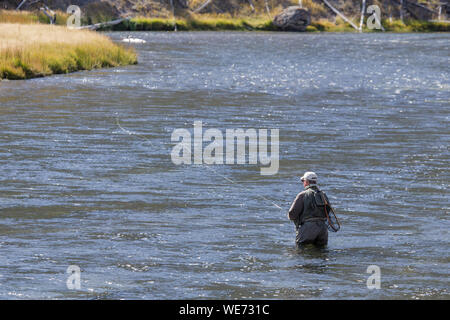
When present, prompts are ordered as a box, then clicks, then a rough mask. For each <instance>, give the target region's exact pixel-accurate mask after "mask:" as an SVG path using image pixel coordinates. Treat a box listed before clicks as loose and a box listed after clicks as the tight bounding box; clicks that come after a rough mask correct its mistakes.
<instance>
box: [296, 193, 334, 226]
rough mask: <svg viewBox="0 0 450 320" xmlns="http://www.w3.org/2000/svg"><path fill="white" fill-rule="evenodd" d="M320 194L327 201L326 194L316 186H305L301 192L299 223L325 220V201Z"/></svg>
mask: <svg viewBox="0 0 450 320" xmlns="http://www.w3.org/2000/svg"><path fill="white" fill-rule="evenodd" d="M322 195H323V196H324V198H325V199H327V201H328V198H327V196H326V194H325V193H324V192H322V191H320V190H319V189H318V188H317V187H315V186H314V187H307V189H306V190H305V191H304V194H303V214H302V216H301V218H300V224H303V223H304V222H307V221H326V219H327V216H326V215H325V209H324V208H325V203H324V202H323V199H322Z"/></svg>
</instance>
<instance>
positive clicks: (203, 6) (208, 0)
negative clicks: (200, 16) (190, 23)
mask: <svg viewBox="0 0 450 320" xmlns="http://www.w3.org/2000/svg"><path fill="white" fill-rule="evenodd" d="M211 2H212V0H206V1H205V2H204V3H203V4H202V5H201V6H200V7H198V8H197V9H195V10H194V13H198V12H200V11H202V10H203V9H204V8H206V6H207V5H209V4H210V3H211Z"/></svg>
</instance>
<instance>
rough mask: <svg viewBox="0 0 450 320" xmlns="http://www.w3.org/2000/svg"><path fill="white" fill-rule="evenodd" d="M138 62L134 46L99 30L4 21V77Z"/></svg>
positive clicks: (0, 71) (0, 29)
mask: <svg viewBox="0 0 450 320" xmlns="http://www.w3.org/2000/svg"><path fill="white" fill-rule="evenodd" d="M136 63H137V55H136V52H135V51H134V49H132V48H127V47H123V46H121V45H118V44H115V43H114V42H113V41H112V40H111V39H109V38H108V37H107V36H105V35H102V34H100V33H97V32H93V31H87V30H70V29H68V28H66V27H63V26H52V25H45V24H39V23H35V24H17V23H16V24H14V23H0V79H10V80H17V79H30V78H36V77H43V76H48V75H52V74H61V73H69V72H75V71H80V70H91V69H95V68H106V67H116V66H119V65H128V64H136Z"/></svg>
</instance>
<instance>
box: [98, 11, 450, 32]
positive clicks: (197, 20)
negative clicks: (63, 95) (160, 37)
mask: <svg viewBox="0 0 450 320" xmlns="http://www.w3.org/2000/svg"><path fill="white" fill-rule="evenodd" d="M382 25H383V27H384V28H385V30H386V31H387V32H450V23H445V22H429V21H419V20H405V21H404V22H402V21H401V20H394V19H392V20H389V19H387V20H382ZM104 30H110V31H174V30H177V31H280V30H279V29H278V28H277V27H276V26H275V25H274V24H273V23H272V19H270V18H267V17H261V16H255V17H243V18H230V17H226V16H220V15H219V16H207V15H202V16H196V17H189V18H181V19H178V18H177V19H170V18H148V17H136V18H132V19H130V20H126V21H123V22H122V23H120V24H117V25H115V26H113V27H109V28H105V29H104ZM376 31H381V30H371V29H368V28H367V27H366V26H365V25H364V26H363V32H376ZM306 32H359V31H358V30H355V29H354V28H353V27H352V26H351V25H350V24H348V23H346V22H345V21H344V20H342V19H341V18H339V17H338V18H336V21H335V22H331V21H328V20H326V19H320V20H317V21H312V22H311V24H310V25H309V26H308V27H307V28H306Z"/></svg>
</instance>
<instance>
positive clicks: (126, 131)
mask: <svg viewBox="0 0 450 320" xmlns="http://www.w3.org/2000/svg"><path fill="white" fill-rule="evenodd" d="M116 124H117V126H118V127H119V128H120V130H122V131H123V132H125V133H126V134H128V135H132V136H136V137H139V138H141V139H143V140H145V141H148V142H150V143H152V142H151V141H150V139H148V138H146V137H144V136H143V135H140V134H138V133H136V132H133V131H130V130H128V129H125V128H124V127H122V126H121V125H120V123H119V117H116ZM200 165H201V166H203V167H204V168H207V169H208V170H211V171H212V172H214V173H215V174H216V175H218V176H220V177H222V178H223V179H225V180H226V181H228V182H230V183H232V184H234V185H237V186H239V187H241V188H242V189H245V190H246V191H251V190H250V189H248V188H245V187H243V186H242V185H240V184H239V183H237V182H235V181H233V180H231V179H230V178H228V177H226V176H224V175H222V174H221V173H219V172H217V171H216V170H214V169H213V168H211V167H210V166H207V165H204V164H200ZM257 197H259V198H261V199H263V200H265V201H267V202H270V203H271V204H272V205H273V206H275V207H277V208H278V209H280V210H283V208H282V207H280V206H279V205H278V204H276V203H275V202H273V201H272V200H269V199H267V198H266V197H264V196H261V195H257Z"/></svg>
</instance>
